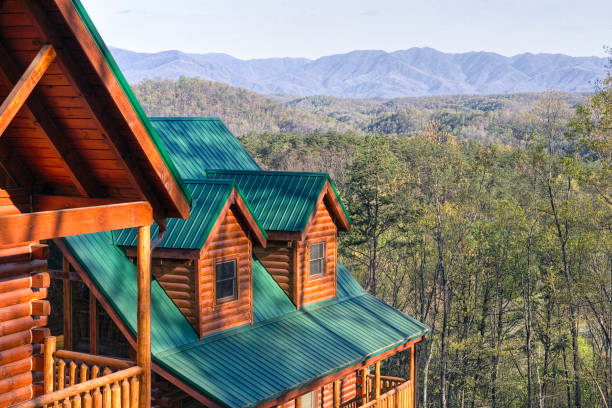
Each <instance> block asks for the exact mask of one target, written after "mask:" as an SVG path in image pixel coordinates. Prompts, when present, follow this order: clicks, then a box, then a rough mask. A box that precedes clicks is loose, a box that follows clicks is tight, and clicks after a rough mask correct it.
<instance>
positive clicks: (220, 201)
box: [115, 180, 267, 337]
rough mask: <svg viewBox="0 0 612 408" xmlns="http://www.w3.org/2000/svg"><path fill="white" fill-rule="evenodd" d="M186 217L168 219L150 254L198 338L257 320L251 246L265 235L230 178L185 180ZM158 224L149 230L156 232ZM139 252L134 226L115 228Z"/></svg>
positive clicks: (125, 245)
mask: <svg viewBox="0 0 612 408" xmlns="http://www.w3.org/2000/svg"><path fill="white" fill-rule="evenodd" d="M186 184H187V188H188V189H189V191H190V193H191V195H192V199H193V202H192V210H191V216H190V218H189V219H188V220H176V219H172V220H169V221H168V225H167V230H166V232H165V233H164V235H163V239H162V240H161V241H160V242H159V244H158V245H157V246H156V247H155V249H154V250H153V253H152V261H151V270H152V273H153V275H154V277H155V279H156V280H157V281H158V282H159V283H160V285H161V286H162V288H163V289H164V290H165V291H166V293H167V294H168V296H169V297H170V298H171V299H172V301H173V302H174V304H175V305H176V306H177V307H178V308H179V309H180V310H181V312H182V313H183V314H184V315H185V317H186V318H187V320H188V321H189V322H190V323H191V325H192V326H193V327H194V329H195V330H196V331H197V332H198V334H199V335H200V337H204V336H206V335H208V334H212V333H215V332H218V331H223V330H227V329H230V328H232V327H236V326H241V325H244V324H249V323H252V322H253V287H252V256H253V248H254V247H255V248H260V247H261V248H263V247H265V246H266V239H267V235H266V233H265V231H264V230H263V229H262V228H261V227H260V226H259V224H258V221H257V219H256V218H254V217H253V215H252V213H251V211H250V209H249V205H248V204H247V202H246V201H245V199H244V197H243V196H242V194H241V192H240V189H239V188H238V187H237V186H236V185H235V183H234V182H232V181H223V180H209V181H187V182H186ZM158 230H159V227H158V226H157V224H154V225H153V227H152V229H151V233H152V234H153V236H156V234H157V233H158ZM115 242H116V244H117V245H119V246H121V247H123V248H124V249H125V251H126V254H127V255H128V256H129V257H130V258H134V257H135V254H136V253H135V251H136V249H135V243H136V231H135V230H133V229H126V230H120V231H116V232H115Z"/></svg>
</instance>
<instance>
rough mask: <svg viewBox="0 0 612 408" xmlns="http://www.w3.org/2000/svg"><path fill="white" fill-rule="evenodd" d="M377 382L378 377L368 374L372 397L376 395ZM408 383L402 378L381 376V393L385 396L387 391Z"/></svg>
mask: <svg viewBox="0 0 612 408" xmlns="http://www.w3.org/2000/svg"><path fill="white" fill-rule="evenodd" d="M375 381H376V376H375V375H374V374H368V392H369V393H370V395H374V386H375V385H374V384H375ZM405 382H406V379H405V378H400V377H390V376H387V375H381V376H380V393H381V394H384V393H386V392H387V391H390V390H392V389H393V388H395V387H398V386H399V385H401V384H403V383H405Z"/></svg>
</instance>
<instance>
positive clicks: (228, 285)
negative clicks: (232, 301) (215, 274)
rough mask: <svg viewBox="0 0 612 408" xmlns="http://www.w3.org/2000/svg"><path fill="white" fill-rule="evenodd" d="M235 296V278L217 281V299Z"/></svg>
mask: <svg viewBox="0 0 612 408" xmlns="http://www.w3.org/2000/svg"><path fill="white" fill-rule="evenodd" d="M226 297H234V280H233V279H228V280H224V281H218V282H217V299H223V298H226Z"/></svg>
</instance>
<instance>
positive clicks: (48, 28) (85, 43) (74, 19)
mask: <svg viewBox="0 0 612 408" xmlns="http://www.w3.org/2000/svg"><path fill="white" fill-rule="evenodd" d="M21 1H22V2H23V4H24V5H25V8H26V10H27V12H28V14H30V16H31V17H32V18H33V20H34V21H35V24H36V25H37V26H38V29H39V31H40V32H41V35H43V37H47V36H49V37H48V38H47V41H48V42H51V43H52V44H55V43H59V44H61V41H60V39H59V36H58V35H57V34H56V33H55V30H54V28H53V26H52V24H50V23H49V21H48V19H47V16H46V15H45V13H44V11H43V10H42V9H41V7H40V4H39V2H38V0H21ZM55 4H56V5H57V7H58V9H59V11H60V13H61V14H62V16H63V18H64V21H65V22H66V24H67V25H68V27H70V30H71V31H72V33H73V34H74V36H75V38H76V40H77V42H78V43H79V45H80V46H81V48H82V50H83V52H84V53H85V55H86V56H87V58H88V59H89V60H90V62H91V65H92V67H93V69H94V70H95V72H96V73H97V75H98V77H99V78H100V80H101V82H102V84H103V85H104V87H105V88H106V91H107V92H108V94H109V95H110V97H111V98H112V100H113V102H114V103H115V106H116V107H117V109H118V110H119V112H120V113H121V115H122V116H123V119H124V121H125V123H126V125H127V126H128V127H129V128H130V130H131V132H132V134H133V135H134V137H135V139H136V142H137V144H138V145H139V146H140V148H141V149H142V151H143V153H144V154H145V156H146V157H147V159H148V161H149V163H150V165H151V167H152V169H153V171H154V173H155V175H156V177H157V179H158V181H159V183H160V184H161V185H163V186H164V188H165V190H166V193H167V194H168V197H169V199H170V201H171V202H172V204H173V206H174V208H175V209H176V214H174V213H171V214H169V215H170V216H176V215H178V216H180V217H181V218H185V219H186V218H188V217H189V210H190V208H189V204H188V202H187V200H186V199H185V196H184V195H183V192H182V191H181V189H180V188H179V186H178V183H177V181H176V180H175V179H174V177H173V175H172V174H171V173H170V170H169V169H168V168H167V166H166V163H165V162H164V160H163V159H162V157H161V155H160V153H159V151H158V150H157V147H156V146H155V144H154V143H153V141H152V140H151V138H150V136H149V133H148V132H147V130H146V129H145V127H144V125H143V124H142V122H141V120H140V118H139V117H138V115H137V114H136V112H135V111H134V108H133V107H132V104H131V103H130V101H129V100H128V98H127V96H126V95H125V93H124V92H123V90H122V88H121V86H120V85H119V83H118V82H117V79H116V78H115V75H114V74H113V72H112V71H111V69H110V67H109V66H108V63H107V62H106V59H105V58H104V56H103V55H102V53H101V52H100V49H99V48H98V46H97V44H96V43H95V41H94V39H93V38H92V36H91V34H90V33H89V31H88V29H87V27H86V26H85V24H84V23H83V21H82V20H81V17H80V16H79V15H78V13H77V11H76V10H75V8H74V5H73V4H72V2H71V1H70V0H55ZM56 48H57V49H58V56H59V57H60V58H59V62H60V65H61V66H62V68H63V69H64V72H65V73H66V74H68V79H69V80H70V81H71V82H73V83H74V85H75V86H77V88H78V89H80V91H81V92H82V95H83V97H84V98H86V100H87V102H88V103H87V105H89V106H90V108H93V107H96V106H97V105H98V104H97V103H96V101H95V94H94V93H91V92H89V93H88V92H85V91H87V84H86V83H85V81H84V79H83V78H82V77H81V76H79V75H78V71H77V70H75V67H74V65H73V64H72V62H71V59H70V57H69V56H68V55H65V51H64V48H63V47H57V46H56ZM92 110H93V113H95V115H94V116H95V118H97V119H102V118H105V117H106V115H104V111H103V110H101V109H99V108H95V109H92ZM106 122H107V123H106V124H105V125H106V126H104V128H105V129H106V130H107V131H106V132H105V133H106V134H107V136H108V137H110V138H111V142H112V143H113V144H114V145H115V146H121V144H120V143H121V142H123V141H122V140H121V138H119V134H118V133H116V132H108V129H109V128H108V121H106ZM111 128H112V127H111ZM121 153H123V154H121ZM120 157H121V158H123V159H124V160H126V159H128V158H129V160H128V165H129V167H130V170H131V171H132V172H135V169H136V168H137V165H138V164H137V163H136V161H135V160H133V159H131V158H130V156H129V152H128V151H125V150H124V151H120ZM132 167H134V168H132ZM138 173H140V172H138ZM135 176H136V178H135V180H134V181H135V182H136V185H137V186H139V187H140V188H141V189H143V190H144V191H145V192H146V193H148V194H147V197H148V198H149V201H153V199H154V197H155V194H154V192H151V191H150V190H149V191H147V183H146V180H147V179H146V178H143V177H141V176H140V174H135ZM156 207H157V205H156ZM162 209H163V207H160V208H159V210H162ZM157 212H158V210H157V208H156V220H157V219H161V218H165V216H163V217H158V216H157ZM162 213H163V211H162Z"/></svg>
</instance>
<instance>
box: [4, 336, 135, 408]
mask: <svg viewBox="0 0 612 408" xmlns="http://www.w3.org/2000/svg"><path fill="white" fill-rule="evenodd" d="M141 374H142V368H141V367H137V366H135V364H134V363H133V362H131V361H126V360H120V359H116V358H110V357H102V356H94V355H90V354H84V353H77V352H74V351H67V350H57V351H56V350H55V337H47V338H45V345H44V362H43V388H44V394H43V395H41V396H40V397H37V398H34V399H32V400H29V401H26V402H23V403H21V404H18V405H15V406H14V407H13V408H39V407H47V408H50V406H53V407H54V408H58V407H60V406H61V407H62V408H81V407H83V408H137V407H138V403H139V396H140V376H141Z"/></svg>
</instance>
